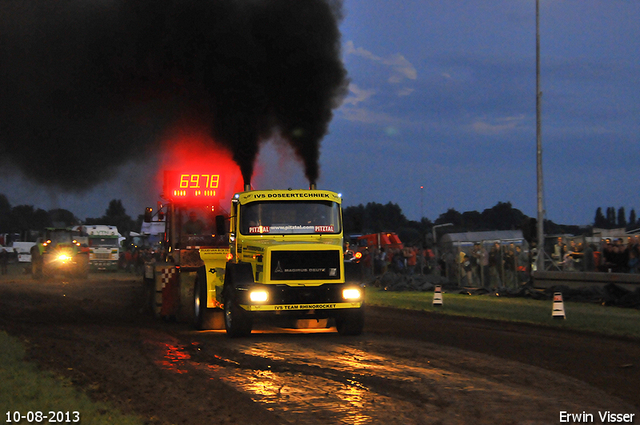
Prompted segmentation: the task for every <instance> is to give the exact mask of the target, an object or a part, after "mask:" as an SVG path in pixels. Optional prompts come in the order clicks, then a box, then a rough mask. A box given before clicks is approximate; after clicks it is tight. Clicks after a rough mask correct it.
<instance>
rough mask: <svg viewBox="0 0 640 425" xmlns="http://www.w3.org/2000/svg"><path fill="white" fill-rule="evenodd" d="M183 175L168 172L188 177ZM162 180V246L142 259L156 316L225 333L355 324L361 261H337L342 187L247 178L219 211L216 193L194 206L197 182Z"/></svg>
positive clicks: (360, 311)
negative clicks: (153, 256)
mask: <svg viewBox="0 0 640 425" xmlns="http://www.w3.org/2000/svg"><path fill="white" fill-rule="evenodd" d="M181 175H182V177H180V178H177V177H174V178H173V181H174V182H179V181H182V182H183V183H184V182H185V181H187V180H188V181H191V180H190V179H192V177H189V174H181ZM168 180H169V181H170V180H172V179H171V178H167V175H166V174H165V190H164V193H165V195H167V191H169V193H168V195H167V197H168V198H172V199H167V201H168V202H167V204H166V205H163V208H166V212H164V213H163V214H162V215H164V217H162V218H163V219H165V220H166V223H167V232H166V237H165V240H164V242H163V250H162V254H161V255H160V256H159V260H157V261H155V262H153V261H152V262H149V263H147V265H146V267H145V280H146V282H147V284H148V286H150V287H151V288H152V289H151V290H150V291H149V292H150V293H152V294H153V301H154V303H153V304H154V305H153V307H154V311H155V312H156V313H157V314H158V315H161V316H174V317H187V318H189V317H190V319H191V320H192V321H193V323H194V325H195V326H196V328H198V329H222V328H224V329H226V332H227V334H228V335H229V336H232V337H237V336H246V335H248V334H250V333H251V330H252V328H253V324H254V323H255V322H257V321H262V320H265V321H269V322H276V323H278V324H294V323H295V324H297V325H298V326H299V325H300V324H301V323H305V324H312V323H316V324H320V326H323V325H325V326H330V325H333V324H335V326H336V328H337V330H338V332H339V333H341V334H345V335H357V334H359V333H361V332H362V329H363V326H364V287H363V285H362V283H361V273H360V265H359V264H356V263H345V261H344V255H343V229H342V209H341V203H342V199H341V197H340V195H338V194H336V193H334V192H330V191H324V190H316V189H309V190H266V191H259V190H249V187H246V188H245V191H244V192H239V193H236V194H235V195H234V196H233V198H232V200H231V207H230V211H229V212H226V211H223V210H222V209H221V208H220V207H219V206H215V205H212V204H214V202H209V206H205V207H204V208H203V207H199V208H196V207H197V206H198V205H199V204H200V202H197V200H198V196H197V193H198V190H197V188H185V189H187V190H186V191H185V192H180V191H175V192H173V191H172V189H171V187H172V185H170V184H167V181H168ZM191 189H193V190H194V192H193V193H191ZM176 193H177V194H178V195H179V196H181V197H182V199H180V200H178V199H176V196H175V194H176ZM192 195H193V196H192ZM187 200H189V201H187ZM200 200H202V198H200ZM210 201H213V200H210ZM147 211H148V214H147V218H149V216H150V215H151V214H149V212H150V209H147ZM199 212H204V213H205V214H200V215H199V214H198V213H199ZM221 212H222V213H221ZM193 213H195V214H193ZM194 223H195V224H194ZM200 228H204V229H206V230H205V231H204V233H197V232H194V233H191V232H190V230H191V229H196V230H199V229H200ZM189 301H191V306H189V305H188V303H189Z"/></svg>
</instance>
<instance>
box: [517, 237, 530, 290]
mask: <svg viewBox="0 0 640 425" xmlns="http://www.w3.org/2000/svg"><path fill="white" fill-rule="evenodd" d="M529 266H530V262H529V254H527V253H526V252H525V251H524V250H523V249H522V247H521V246H520V245H517V246H516V268H517V270H518V273H517V274H518V283H527V282H528V281H529V273H528V271H529Z"/></svg>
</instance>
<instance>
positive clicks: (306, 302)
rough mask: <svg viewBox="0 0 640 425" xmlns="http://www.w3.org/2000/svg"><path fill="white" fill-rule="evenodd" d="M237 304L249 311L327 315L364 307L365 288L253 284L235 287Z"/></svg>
mask: <svg viewBox="0 0 640 425" xmlns="http://www.w3.org/2000/svg"><path fill="white" fill-rule="evenodd" d="M236 291H237V292H236V296H237V298H236V299H237V300H238V304H239V305H240V307H242V308H243V309H244V310H246V311H248V312H275V313H277V314H283V313H284V314H286V313H293V314H309V313H316V314H317V315H319V316H328V315H330V312H331V311H333V310H344V309H357V308H361V307H362V306H363V305H364V287H363V286H361V285H354V284H334V283H331V284H324V285H319V286H289V285H263V284H254V285H248V286H244V287H243V286H241V287H237V288H236Z"/></svg>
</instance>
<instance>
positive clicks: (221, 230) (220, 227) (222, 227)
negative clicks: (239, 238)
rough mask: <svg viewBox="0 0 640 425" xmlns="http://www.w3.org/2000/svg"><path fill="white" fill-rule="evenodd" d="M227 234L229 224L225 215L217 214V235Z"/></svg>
mask: <svg viewBox="0 0 640 425" xmlns="http://www.w3.org/2000/svg"><path fill="white" fill-rule="evenodd" d="M226 234H227V226H226V223H225V218H224V216H223V215H217V216H216V235H218V236H224V235H226Z"/></svg>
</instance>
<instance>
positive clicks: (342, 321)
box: [336, 308, 364, 335]
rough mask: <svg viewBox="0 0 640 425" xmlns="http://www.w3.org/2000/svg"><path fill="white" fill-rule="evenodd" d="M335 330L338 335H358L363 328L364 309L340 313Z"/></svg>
mask: <svg viewBox="0 0 640 425" xmlns="http://www.w3.org/2000/svg"><path fill="white" fill-rule="evenodd" d="M336 328H337V329H338V333H339V334H340V335H360V334H361V333H362V330H363V328H364V308H358V309H355V310H346V311H343V312H340V314H339V315H338V316H337V317H336Z"/></svg>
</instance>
